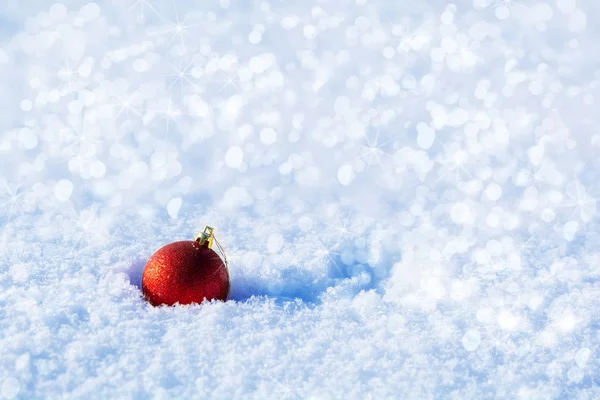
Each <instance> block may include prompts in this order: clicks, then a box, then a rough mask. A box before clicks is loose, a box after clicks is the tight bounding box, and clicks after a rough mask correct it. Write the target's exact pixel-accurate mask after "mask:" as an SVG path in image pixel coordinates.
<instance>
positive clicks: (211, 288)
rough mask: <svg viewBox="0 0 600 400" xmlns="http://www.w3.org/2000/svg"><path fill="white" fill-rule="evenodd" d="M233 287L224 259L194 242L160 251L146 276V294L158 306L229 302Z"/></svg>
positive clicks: (171, 246) (144, 284)
mask: <svg viewBox="0 0 600 400" xmlns="http://www.w3.org/2000/svg"><path fill="white" fill-rule="evenodd" d="M229 287H230V283H229V272H228V271H227V267H226V266H225V264H224V263H223V260H222V259H221V257H219V255H218V254H217V253H215V251H214V250H212V249H209V248H208V247H203V246H200V244H198V242H195V241H192V240H186V241H181V242H174V243H171V244H168V245H166V246H164V247H162V248H160V249H159V250H157V251H156V253H154V254H153V255H152V257H150V259H149V260H148V262H147V263H146V267H145V268H144V273H143V275H142V292H143V294H144V296H145V297H146V299H147V300H148V301H149V302H150V303H151V304H153V305H155V306H157V305H161V304H167V305H173V304H175V303H180V304H191V303H201V302H202V301H203V300H204V299H205V298H206V299H208V300H212V299H217V300H226V299H227V296H228V295H229Z"/></svg>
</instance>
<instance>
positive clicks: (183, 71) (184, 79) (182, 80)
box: [167, 60, 196, 95]
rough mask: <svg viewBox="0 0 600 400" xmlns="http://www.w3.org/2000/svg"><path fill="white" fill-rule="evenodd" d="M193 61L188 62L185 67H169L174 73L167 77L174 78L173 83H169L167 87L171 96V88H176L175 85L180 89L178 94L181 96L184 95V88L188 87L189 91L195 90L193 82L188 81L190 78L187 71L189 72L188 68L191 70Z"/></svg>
mask: <svg viewBox="0 0 600 400" xmlns="http://www.w3.org/2000/svg"><path fill="white" fill-rule="evenodd" d="M193 63H194V62H193V60H192V61H190V62H189V63H188V64H187V65H186V66H180V67H179V68H178V67H175V66H173V65H171V68H172V69H173V71H174V72H175V73H173V74H169V75H167V76H169V77H171V78H174V79H173V81H172V82H171V85H170V86H169V90H170V91H171V94H173V87H174V86H176V85H177V84H179V85H178V86H179V89H180V93H181V94H182V95H183V94H184V93H185V90H184V89H185V88H186V87H189V88H191V89H194V90H195V89H196V85H195V83H194V82H192V80H191V79H190V77H192V76H191V75H190V74H189V73H188V71H189V70H190V68H192V66H193Z"/></svg>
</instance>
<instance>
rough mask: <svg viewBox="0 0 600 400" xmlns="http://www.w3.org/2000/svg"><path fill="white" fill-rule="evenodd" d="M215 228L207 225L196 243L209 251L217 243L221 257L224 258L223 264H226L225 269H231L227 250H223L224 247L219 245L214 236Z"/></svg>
mask: <svg viewBox="0 0 600 400" xmlns="http://www.w3.org/2000/svg"><path fill="white" fill-rule="evenodd" d="M213 232H214V228H212V227H210V226H208V225H206V226H205V227H204V230H203V231H202V233H200V234H199V235H198V236H197V237H196V239H195V241H196V242H198V244H200V246H205V247H207V248H209V249H212V245H213V242H214V243H216V245H217V250H219V253H221V257H223V262H224V263H225V267H226V268H227V269H229V263H228V262H227V256H226V255H225V250H223V246H221V243H219V241H218V240H217V238H216V237H215V235H214V233H213Z"/></svg>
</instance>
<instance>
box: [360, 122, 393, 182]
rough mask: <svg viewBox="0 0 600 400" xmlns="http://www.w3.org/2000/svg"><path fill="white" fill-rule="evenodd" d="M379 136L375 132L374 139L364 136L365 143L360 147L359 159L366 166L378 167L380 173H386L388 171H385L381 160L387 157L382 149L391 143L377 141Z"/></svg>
mask: <svg viewBox="0 0 600 400" xmlns="http://www.w3.org/2000/svg"><path fill="white" fill-rule="evenodd" d="M379 134H380V132H379V131H377V133H376V135H375V138H374V139H371V138H370V137H369V136H368V135H366V134H365V142H366V143H365V144H362V145H361V146H360V147H361V149H362V154H361V155H360V157H359V158H360V159H362V160H363V161H365V162H366V163H367V164H368V165H372V164H377V165H379V168H381V172H383V173H387V172H388V171H387V170H386V169H385V167H384V165H383V161H382V159H383V158H384V157H386V156H388V154H387V153H386V152H385V151H384V150H383V147H384V146H386V145H387V144H389V143H390V142H392V141H391V140H388V141H386V142H383V143H381V141H380V140H379Z"/></svg>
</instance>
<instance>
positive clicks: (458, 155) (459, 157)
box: [435, 138, 473, 185]
mask: <svg viewBox="0 0 600 400" xmlns="http://www.w3.org/2000/svg"><path fill="white" fill-rule="evenodd" d="M437 141H439V142H440V143H442V147H443V149H444V150H443V152H442V155H441V157H437V158H436V160H435V162H436V163H438V164H440V165H441V166H442V169H441V170H442V171H441V172H442V173H441V174H440V175H439V176H438V178H437V179H436V182H435V185H437V184H439V183H440V182H441V181H442V179H443V178H444V177H445V176H446V175H447V174H448V173H453V174H454V175H455V178H456V180H457V181H461V178H462V177H461V172H462V173H464V174H466V175H467V176H468V177H469V178H473V175H472V174H471V173H470V172H469V170H468V169H467V168H466V167H465V165H466V164H467V162H468V158H469V153H467V152H466V151H465V150H463V149H461V148H456V146H451V145H447V144H445V143H443V142H442V141H441V140H439V138H438V139H437Z"/></svg>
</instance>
